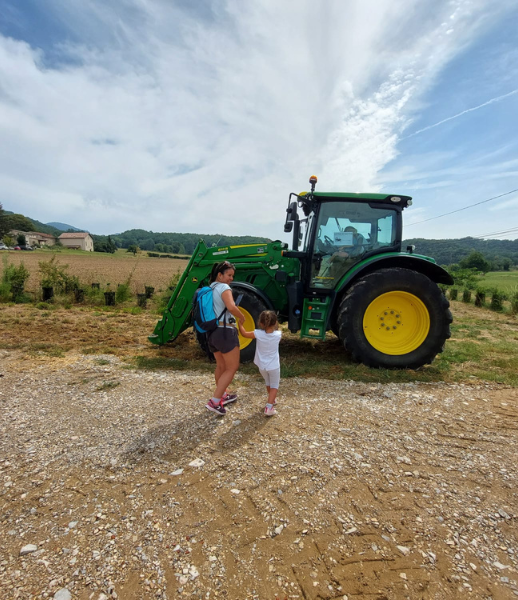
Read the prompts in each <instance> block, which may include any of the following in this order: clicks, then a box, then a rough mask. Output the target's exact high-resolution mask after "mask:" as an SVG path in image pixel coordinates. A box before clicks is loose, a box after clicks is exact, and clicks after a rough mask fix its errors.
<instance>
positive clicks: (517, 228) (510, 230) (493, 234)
mask: <svg viewBox="0 0 518 600" xmlns="http://www.w3.org/2000/svg"><path fill="white" fill-rule="evenodd" d="M514 231H518V227H513V229H506V230H505V231H494V232H493V233H483V234H482V235H474V236H472V237H474V238H488V237H494V236H495V235H504V233H513V232H514Z"/></svg>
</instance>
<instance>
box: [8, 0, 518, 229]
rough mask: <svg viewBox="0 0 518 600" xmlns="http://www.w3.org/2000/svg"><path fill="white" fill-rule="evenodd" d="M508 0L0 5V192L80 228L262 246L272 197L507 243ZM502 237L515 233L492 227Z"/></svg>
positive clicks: (515, 78) (274, 204)
mask: <svg viewBox="0 0 518 600" xmlns="http://www.w3.org/2000/svg"><path fill="white" fill-rule="evenodd" d="M517 26H518V6H517V4H516V2H515V1H514V0H500V1H499V2H498V3H489V2H487V1H486V0H450V1H448V2H446V1H441V0H438V1H436V2H434V3H430V2H425V1H424V0H400V1H399V2H397V3H395V2H391V1H389V0H349V1H348V2H347V3H345V2H342V1H341V0H323V1H322V2H320V3H315V2H310V1H309V0H299V1H298V2H296V3H295V2H284V3H279V2H278V1H274V0H256V2H253V3H248V2H247V3H245V2H240V1H238V0H215V1H211V0H205V1H198V2H189V1H187V0H181V1H174V0H113V1H112V2H110V3H106V2H104V1H100V0H89V1H85V0H81V1H79V0H46V2H45V3H44V8H43V5H42V3H41V2H36V1H35V0H0V202H2V203H3V205H4V208H5V209H7V210H12V211H15V212H21V213H23V214H26V215H28V216H31V217H33V218H35V219H38V220H40V221H43V222H50V221H62V222H66V223H69V224H72V225H74V226H76V227H80V228H85V229H88V230H89V231H92V232H93V233H105V234H107V233H116V232H119V231H123V230H126V229H131V228H143V229H149V230H153V231H181V232H197V233H224V234H235V235H245V234H254V235H264V236H267V237H270V238H281V239H283V237H282V236H283V234H282V224H283V221H284V216H285V208H286V204H287V198H288V194H289V192H292V191H295V192H296V191H301V190H304V189H307V187H308V186H307V180H308V178H309V175H311V174H316V175H318V177H319V183H318V188H317V189H319V190H320V191H339V192H344V191H352V192H369V191H372V192H387V193H401V194H408V195H411V196H413V198H414V205H413V206H412V207H411V208H410V209H409V210H407V211H405V223H406V224H405V230H404V234H405V237H426V238H447V237H464V236H468V235H471V236H486V235H489V234H494V233H496V232H504V231H505V232H508V233H502V234H498V235H496V236H495V237H500V238H507V239H514V238H517V237H518V192H515V193H512V194H507V195H505V196H502V197H501V198H499V199H497V200H494V201H491V202H487V203H484V204H481V205H479V206H477V207H474V208H472V209H469V210H466V211H462V212H459V213H455V214H453V215H451V216H448V217H442V218H434V217H436V216H437V215H441V214H443V213H446V212H451V211H455V210H458V209H460V208H463V207H465V206H468V205H470V204H475V203H478V202H481V201H483V200H486V199H488V198H491V197H493V196H497V195H500V194H505V193H507V192H508V191H510V190H513V189H515V188H518V152H517V151H518V136H517V135H516V132H517V131H518V123H517V120H518V117H517V115H518V44H517V42H516V30H517ZM513 228H515V229H516V231H512V230H513Z"/></svg>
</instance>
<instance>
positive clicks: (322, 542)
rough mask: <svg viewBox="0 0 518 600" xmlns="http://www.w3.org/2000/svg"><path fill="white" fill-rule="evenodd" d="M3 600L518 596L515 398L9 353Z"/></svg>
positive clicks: (0, 575)
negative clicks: (229, 377)
mask: <svg viewBox="0 0 518 600" xmlns="http://www.w3.org/2000/svg"><path fill="white" fill-rule="evenodd" d="M0 373H1V374H2V375H3V377H2V378H0V406H1V408H2V410H1V417H0V428H1V439H0V474H1V478H0V486H1V487H0V528H1V529H0V589H1V590H2V592H1V598H2V599H4V598H5V599H11V598H13V599H15V598H23V599H33V598H38V599H39V598H55V599H57V600H67V599H80V600H83V599H85V600H86V599H93V600H108V599H111V598H119V599H121V600H126V599H129V600H132V599H151V598H176V597H187V598H200V599H202V598H227V599H231V600H233V599H236V600H237V599H239V600H242V599H243V600H244V599H257V600H270V599H271V600H275V599H277V600H287V599H291V598H300V599H305V600H313V599H317V598H320V599H331V598H340V599H349V600H351V599H353V598H365V599H377V600H381V599H390V598H410V599H415V598H422V599H427V598H434V599H441V600H442V599H448V598H463V597H465V598H477V599H478V598H484V599H489V598H492V599H495V600H497V599H502V598H514V597H517V596H518V583H517V582H518V574H517V568H518V543H517V536H518V527H517V526H516V519H517V515H518V508H517V507H518V503H517V488H516V483H517V462H516V456H515V455H516V449H517V448H518V445H517V437H518V391H517V390H516V389H508V388H504V387H503V386H497V385H490V384H480V383H479V382H475V381H474V382H473V383H472V384H469V385H447V384H417V383H416V384H397V385H396V384H386V385H372V384H363V383H356V382H353V381H327V380H318V379H290V380H285V381H282V382H281V390H280V393H279V406H278V415H277V416H275V417H272V418H265V417H264V416H263V414H262V409H263V406H264V400H265V394H264V389H263V385H262V380H261V379H260V377H259V376H257V377H256V376H245V375H242V374H238V376H237V378H236V381H235V389H236V390H237V391H238V392H239V400H238V402H237V403H236V404H234V405H232V406H230V407H229V411H228V413H227V415H226V416H225V417H224V418H218V417H217V416H215V415H214V414H212V413H209V412H208V411H206V409H205V408H204V404H205V401H206V399H207V398H208V397H209V394H210V392H211V389H212V379H211V376H210V375H208V374H200V373H197V372H185V371H183V372H172V371H137V370H134V369H130V368H128V366H127V364H126V363H124V362H122V361H121V360H120V359H118V358H114V357H113V356H108V355H106V356H92V355H89V356H83V355H72V354H70V353H69V354H67V356H66V357H65V358H54V359H53V358H44V357H42V358H27V356H26V355H23V354H22V353H19V352H18V351H10V352H8V351H0Z"/></svg>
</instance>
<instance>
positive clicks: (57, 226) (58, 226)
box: [47, 222, 83, 231]
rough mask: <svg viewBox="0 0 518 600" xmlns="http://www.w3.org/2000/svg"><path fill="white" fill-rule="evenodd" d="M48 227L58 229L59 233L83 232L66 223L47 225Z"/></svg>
mask: <svg viewBox="0 0 518 600" xmlns="http://www.w3.org/2000/svg"><path fill="white" fill-rule="evenodd" d="M47 226H48V227H53V228H54V229H59V231H83V229H78V228H77V227H73V226H72V225H67V224H66V223H59V222H54V223H47Z"/></svg>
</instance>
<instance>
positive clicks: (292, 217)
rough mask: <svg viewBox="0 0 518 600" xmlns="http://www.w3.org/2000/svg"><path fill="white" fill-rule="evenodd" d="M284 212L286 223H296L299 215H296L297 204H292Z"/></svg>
mask: <svg viewBox="0 0 518 600" xmlns="http://www.w3.org/2000/svg"><path fill="white" fill-rule="evenodd" d="M286 212H287V213H288V214H287V215H286V221H298V220H299V215H298V213H297V203H296V202H292V203H291V204H290V205H289V207H288V208H287V209H286Z"/></svg>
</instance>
